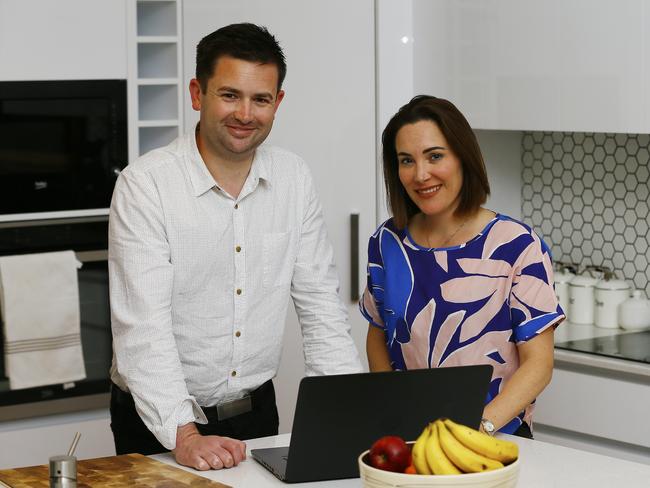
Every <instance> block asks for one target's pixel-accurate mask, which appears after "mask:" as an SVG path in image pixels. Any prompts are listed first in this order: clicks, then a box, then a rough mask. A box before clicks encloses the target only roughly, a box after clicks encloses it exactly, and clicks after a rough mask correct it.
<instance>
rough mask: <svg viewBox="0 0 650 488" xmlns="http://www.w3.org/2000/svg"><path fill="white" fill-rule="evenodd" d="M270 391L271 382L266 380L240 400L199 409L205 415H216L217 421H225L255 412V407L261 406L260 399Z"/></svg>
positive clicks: (271, 387)
mask: <svg viewBox="0 0 650 488" xmlns="http://www.w3.org/2000/svg"><path fill="white" fill-rule="evenodd" d="M272 390H273V382H272V381H271V380H268V381H267V382H266V383H264V384H263V385H262V386H260V387H259V388H256V389H255V390H253V391H251V392H249V393H247V394H246V395H244V396H243V397H241V398H237V399H236V400H230V401H228V402H223V403H219V404H217V405H215V406H213V407H201V409H202V410H203V412H204V413H205V414H206V415H209V414H210V413H211V414H212V415H216V417H217V419H218V420H219V421H221V420H226V419H229V418H232V417H237V416H238V415H242V414H245V413H248V412H251V411H253V410H255V408H256V407H257V406H259V405H263V402H261V400H262V398H264V396H266V395H268V394H269V392H270V391H272Z"/></svg>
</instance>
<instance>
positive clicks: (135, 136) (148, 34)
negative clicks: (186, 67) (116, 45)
mask: <svg viewBox="0 0 650 488" xmlns="http://www.w3.org/2000/svg"><path fill="white" fill-rule="evenodd" d="M181 16H182V0H129V4H128V12H127V17H126V20H127V25H128V33H129V43H128V65H129V77H128V79H129V88H128V95H129V140H130V142H129V160H130V161H132V160H133V159H135V158H137V157H138V156H140V155H142V154H144V153H146V152H148V151H150V150H151V149H155V148H157V147H160V146H165V145H167V144H169V143H170V142H171V141H173V140H174V139H175V138H176V137H178V135H179V134H180V133H181V131H182V127H183V111H182V106H183V95H184V92H183V89H182V86H181V82H182V79H183V77H182V70H183V68H182V66H183V59H182V55H183V51H182V38H183V36H182V19H181Z"/></svg>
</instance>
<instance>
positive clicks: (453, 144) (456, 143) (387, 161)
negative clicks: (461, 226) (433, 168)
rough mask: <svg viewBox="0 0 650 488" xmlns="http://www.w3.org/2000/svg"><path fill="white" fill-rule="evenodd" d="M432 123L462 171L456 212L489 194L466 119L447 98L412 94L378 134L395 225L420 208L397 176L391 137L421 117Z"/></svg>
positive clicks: (472, 207) (402, 223)
mask: <svg viewBox="0 0 650 488" xmlns="http://www.w3.org/2000/svg"><path fill="white" fill-rule="evenodd" d="M423 120H425V121H430V122H433V123H435V124H436V125H437V126H438V128H439V129H440V132H442V133H443V135H444V136H445V139H447V143H448V144H449V147H450V149H451V150H452V151H453V152H454V154H455V155H456V157H458V159H459V161H460V165H461V169H462V172H463V184H462V186H461V189H460V202H459V204H458V208H457V209H456V214H457V215H467V214H470V213H472V212H474V211H476V210H478V209H479V207H480V206H481V205H482V204H484V203H485V201H486V200H487V197H488V195H489V194H490V184H489V183H488V177H487V172H486V170H485V163H484V162H483V155H482V154H481V148H480V147H479V145H478V141H477V139H476V135H475V134H474V131H473V130H472V128H471V127H470V125H469V122H467V119H466V118H465V117H464V116H463V114H462V113H461V112H460V111H459V110H458V109H457V108H456V106H455V105H454V104H453V103H451V102H450V101H448V100H444V99H442V98H436V97H432V96H429V95H418V96H416V97H413V98H412V99H411V101H410V102H409V103H407V104H406V105H404V106H403V107H402V108H400V109H399V110H398V111H397V113H396V114H395V115H393V117H392V118H391V119H390V121H389V122H388V124H387V125H386V128H385V129H384V132H383V134H382V137H381V142H382V146H383V148H382V156H383V162H384V182H385V183H386V192H387V194H388V203H389V205H390V210H391V213H392V214H393V221H394V222H395V225H396V226H397V227H398V228H404V227H406V225H407V223H408V221H409V219H410V218H411V217H412V216H413V215H415V214H417V213H419V212H420V209H419V208H418V206H417V205H416V204H415V203H414V202H413V200H411V197H409V196H408V193H407V192H406V190H405V189H404V186H403V185H402V183H401V181H400V179H399V167H398V160H397V150H396V148H395V139H396V138H397V133H398V132H399V130H400V129H401V128H402V127H404V126H405V125H408V124H415V123H416V122H421V121H423Z"/></svg>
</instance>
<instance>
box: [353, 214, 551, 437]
mask: <svg viewBox="0 0 650 488" xmlns="http://www.w3.org/2000/svg"><path fill="white" fill-rule="evenodd" d="M359 307H360V309H361V313H362V314H363V315H364V316H365V317H366V319H368V321H369V322H370V323H371V324H372V325H374V326H376V327H379V328H381V329H383V330H384V331H385V333H386V343H387V345H388V351H389V355H390V359H391V362H392V366H393V368H394V369H400V370H403V369H416V368H429V367H431V368H438V367H444V366H462V365H470V364H491V365H492V366H493V367H494V371H493V375H492V381H491V384H490V389H489V393H488V398H487V402H489V401H490V400H492V399H493V398H494V397H495V396H496V395H498V394H499V391H500V390H501V387H502V385H503V384H504V383H505V382H507V381H508V379H509V378H510V377H511V376H512V375H513V373H514V372H515V371H516V369H517V368H518V366H519V355H518V353H517V344H519V343H522V342H525V341H528V340H530V339H532V338H533V337H535V336H537V335H538V334H540V333H541V332H543V331H545V330H546V329H548V328H549V327H553V326H557V325H558V324H559V323H560V322H561V321H562V320H563V319H564V312H563V311H562V309H561V308H560V306H559V305H558V302H557V298H556V296H555V292H554V289H553V270H552V263H551V256H550V252H549V249H548V247H547V246H546V244H545V243H544V241H542V240H541V239H540V238H539V237H538V236H537V235H536V234H535V232H533V230H532V229H531V228H530V227H528V226H527V225H525V224H523V223H521V222H518V221H516V220H514V219H512V218H510V217H506V216H504V215H500V214H497V215H496V216H495V217H494V219H492V220H491V221H490V222H489V223H488V224H487V225H486V226H485V228H484V229H483V231H482V232H481V233H480V234H479V235H477V236H476V237H474V238H473V239H471V240H470V241H469V242H466V243H464V244H461V245H459V246H454V247H448V248H434V249H430V248H424V247H421V246H419V245H418V244H416V243H415V241H414V240H413V239H412V238H411V236H410V234H409V232H408V230H407V229H401V230H400V229H397V228H396V227H395V225H394V223H393V220H392V219H389V220H387V221H386V222H384V223H383V224H382V225H381V226H380V227H379V228H378V229H377V231H376V232H375V233H374V235H373V236H372V237H371V238H370V241H369V244H368V285H367V288H366V290H365V292H364V294H363V296H362V298H361V300H360V303H359ZM533 409H534V402H533V404H531V405H529V406H528V407H526V409H524V410H523V411H522V412H521V413H520V414H519V415H518V416H517V417H515V418H514V419H512V421H510V422H509V423H508V424H506V425H505V426H504V427H503V428H502V429H500V430H501V432H505V433H513V432H514V431H516V430H517V428H518V427H519V426H520V425H521V423H522V421H526V422H527V423H528V425H530V426H531V428H532V413H533Z"/></svg>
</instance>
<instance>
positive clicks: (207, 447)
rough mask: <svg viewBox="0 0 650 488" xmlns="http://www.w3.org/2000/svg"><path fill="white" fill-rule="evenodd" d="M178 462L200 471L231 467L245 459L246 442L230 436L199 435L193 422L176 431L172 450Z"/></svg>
mask: <svg viewBox="0 0 650 488" xmlns="http://www.w3.org/2000/svg"><path fill="white" fill-rule="evenodd" d="M172 453H173V454H174V458H176V462H177V463H178V464H182V465H184V466H189V467H190V468H194V469H198V470H200V471H207V470H208V469H222V468H232V467H233V466H237V465H238V464H239V463H240V462H241V461H242V460H244V459H246V444H245V443H243V442H242V441H239V440H237V439H231V438H230V437H219V436H216V435H206V436H204V435H201V434H200V433H199V431H198V429H197V428H196V425H195V424H194V423H189V424H186V425H182V426H180V427H179V428H178V430H177V431H176V449H174V450H173V451H172Z"/></svg>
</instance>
